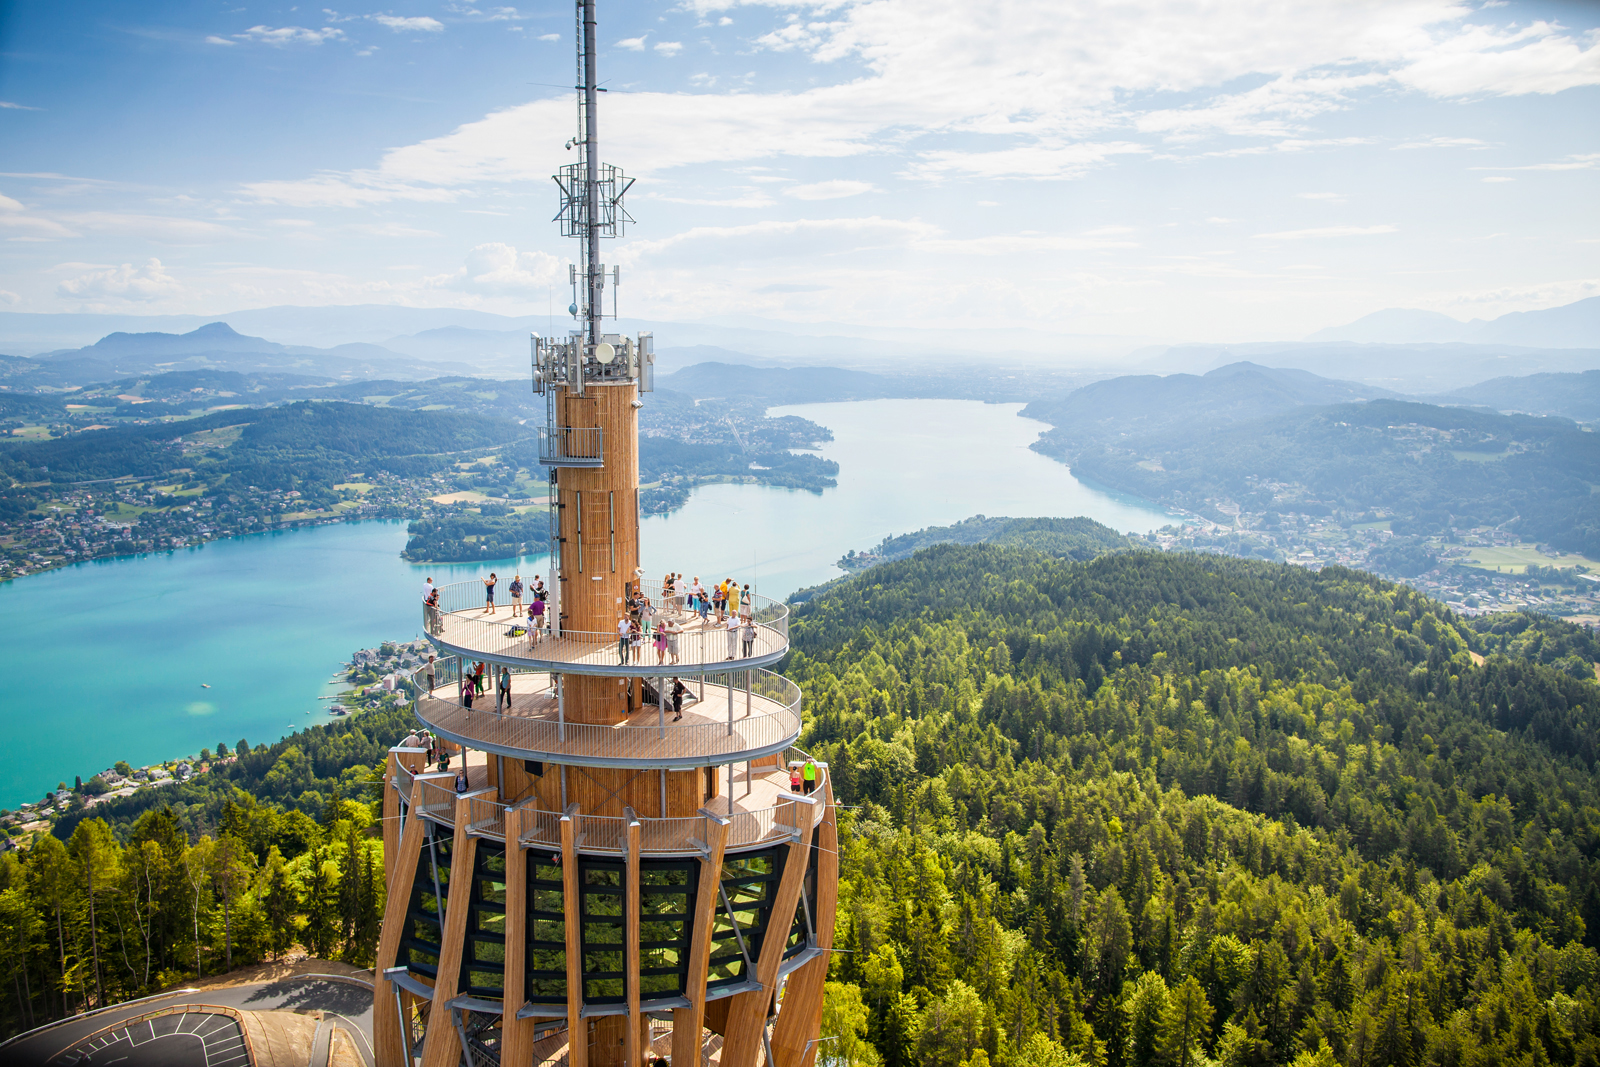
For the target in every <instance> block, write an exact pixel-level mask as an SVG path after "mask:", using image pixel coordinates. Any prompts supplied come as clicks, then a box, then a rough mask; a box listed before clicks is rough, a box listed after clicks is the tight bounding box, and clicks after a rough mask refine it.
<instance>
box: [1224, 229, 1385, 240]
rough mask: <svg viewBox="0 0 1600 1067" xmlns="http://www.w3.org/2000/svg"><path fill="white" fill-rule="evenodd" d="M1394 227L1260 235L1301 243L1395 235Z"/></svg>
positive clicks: (1258, 235) (1293, 231) (1259, 234)
mask: <svg viewBox="0 0 1600 1067" xmlns="http://www.w3.org/2000/svg"><path fill="white" fill-rule="evenodd" d="M1395 232H1397V230H1396V229H1395V227H1393V226H1318V227H1315V228H1313V229H1309V230H1284V231H1282V232H1280V233H1258V234H1256V237H1258V238H1260V239H1262V240H1265V241H1301V240H1305V239H1307V238H1314V237H1371V236H1373V235H1375V234H1380V233H1395Z"/></svg>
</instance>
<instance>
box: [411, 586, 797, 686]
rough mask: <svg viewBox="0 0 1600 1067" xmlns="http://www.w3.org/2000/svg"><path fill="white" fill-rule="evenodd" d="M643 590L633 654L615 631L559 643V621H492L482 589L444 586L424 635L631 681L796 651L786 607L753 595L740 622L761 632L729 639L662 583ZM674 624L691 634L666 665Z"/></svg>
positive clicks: (675, 637)
mask: <svg viewBox="0 0 1600 1067" xmlns="http://www.w3.org/2000/svg"><path fill="white" fill-rule="evenodd" d="M508 584H509V582H508V581H506V580H502V581H501V582H500V583H499V587H498V589H497V591H496V592H497V596H498V603H497V607H498V608H501V609H504V608H506V607H507V606H508V604H509V601H510V597H509V595H508V594H507V593H506V586H507V585H508ZM637 586H638V587H639V588H640V591H641V592H642V593H643V594H644V595H645V597H647V598H648V600H649V602H650V603H649V607H650V609H651V610H649V611H647V612H646V615H645V618H644V620H643V621H644V629H645V633H644V643H643V644H642V645H640V646H639V647H638V648H637V649H636V650H635V649H632V648H630V649H628V650H627V652H626V653H624V651H623V649H622V647H621V645H620V642H619V640H618V636H617V632H616V631H615V630H610V631H606V632H593V631H576V630H568V629H560V632H559V636H557V635H555V634H554V633H552V630H551V627H555V626H557V624H556V623H555V622H554V621H553V620H547V626H546V628H544V629H535V628H531V627H530V626H529V624H528V620H527V618H526V616H520V617H519V616H516V615H511V614H508V613H506V612H505V611H504V610H500V611H497V612H496V613H495V614H493V615H485V614H484V613H483V610H484V600H485V596H484V587H483V583H482V582H481V581H474V582H454V583H452V584H450V585H444V586H440V587H439V607H438V608H437V609H435V608H431V607H428V606H427V605H424V606H423V628H424V630H425V631H426V632H427V633H428V634H429V635H430V636H432V637H435V638H437V639H438V640H439V642H440V643H441V644H444V645H449V646H452V647H453V648H454V649H456V650H459V651H461V652H463V653H465V654H473V655H484V656H493V657H497V658H502V659H512V660H521V661H524V662H527V661H536V662H539V663H548V664H551V665H552V666H551V667H550V669H551V670H560V669H561V668H562V667H565V668H567V669H569V670H573V671H574V672H575V673H594V674H597V673H602V672H604V671H606V670H608V669H609V668H612V667H616V668H619V669H620V673H623V674H630V675H637V674H648V673H650V671H649V668H652V667H659V668H660V671H661V672H662V673H678V674H682V673H692V672H694V671H696V670H704V669H707V668H708V667H714V668H715V667H721V666H722V665H723V664H726V663H728V662H730V661H732V662H735V663H736V662H738V661H740V660H744V659H769V658H770V657H773V656H778V655H782V654H783V653H785V652H787V651H788V647H789V608H788V605H786V604H784V603H782V602H781V601H776V600H773V599H771V598H770V597H764V596H760V595H754V594H753V595H752V596H751V597H750V598H749V601H748V602H747V603H746V602H741V604H740V615H741V616H742V615H745V614H748V615H749V617H750V621H751V623H752V624H753V629H752V633H751V634H750V640H749V641H748V642H747V641H746V634H745V632H744V630H743V629H742V628H740V629H735V630H733V631H729V630H728V629H726V628H725V627H723V626H718V625H717V624H716V623H715V619H714V618H712V619H710V620H706V621H701V620H700V619H698V618H697V617H695V615H694V614H693V613H692V612H690V611H688V610H687V609H686V607H681V606H679V605H680V603H681V601H682V600H683V598H681V597H679V598H674V599H673V601H672V602H671V603H666V602H665V599H664V597H663V595H662V592H661V583H659V582H649V581H646V582H640V583H637ZM667 622H671V623H673V624H674V625H677V626H681V627H684V628H683V629H682V630H681V632H678V633H676V634H674V633H671V632H670V631H669V632H668V634H667V644H668V649H667V650H666V651H665V652H663V653H660V654H659V658H660V659H661V660H662V662H661V663H659V664H658V663H657V662H656V660H657V658H658V653H657V650H656V649H655V648H654V639H655V636H656V633H657V630H658V628H659V627H660V626H661V625H662V624H663V623H667ZM674 650H675V651H674ZM674 659H676V662H674Z"/></svg>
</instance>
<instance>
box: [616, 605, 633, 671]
mask: <svg viewBox="0 0 1600 1067" xmlns="http://www.w3.org/2000/svg"><path fill="white" fill-rule="evenodd" d="M632 629H633V622H632V620H630V619H629V618H628V617H627V616H626V615H618V616H617V662H618V663H627V662H628V632H629V631H630V630H632Z"/></svg>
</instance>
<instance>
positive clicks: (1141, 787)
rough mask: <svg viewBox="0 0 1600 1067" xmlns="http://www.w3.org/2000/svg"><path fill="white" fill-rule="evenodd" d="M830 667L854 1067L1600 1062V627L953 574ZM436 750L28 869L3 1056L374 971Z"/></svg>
mask: <svg viewBox="0 0 1600 1067" xmlns="http://www.w3.org/2000/svg"><path fill="white" fill-rule="evenodd" d="M793 640H794V648H795V651H794V652H793V653H792V655H791V657H790V662H789V663H787V664H786V665H785V668H784V669H785V671H786V673H788V674H789V675H790V676H791V677H794V678H795V679H796V680H798V681H800V682H801V684H802V685H803V686H804V688H805V691H806V699H807V709H808V713H809V717H808V726H807V730H806V734H805V736H804V738H803V740H802V744H803V745H804V746H805V747H807V748H808V749H810V750H811V751H813V752H815V753H816V754H818V755H819V757H821V758H824V759H827V760H828V761H829V762H830V764H831V767H832V773H833V779H834V783H835V786H836V789H837V791H838V795H839V799H840V802H841V803H842V804H845V805H849V808H848V809H847V810H845V811H843V812H842V813H841V853H842V877H841V900H840V909H839V917H838V930H837V937H836V941H835V945H836V948H837V949H838V950H839V951H838V952H837V953H836V955H835V959H834V965H833V972H832V975H831V977H832V979H833V981H832V983H831V984H830V987H829V994H830V995H829V999H828V1004H827V1008H826V1018H825V1023H824V1029H825V1035H826V1038H827V1040H826V1044H827V1053H826V1058H828V1059H831V1060H832V1062H833V1063H835V1064H852V1065H867V1064H880V1065H884V1067H910V1065H923V1064H927V1065H934V1067H980V1065H984V1067H1010V1065H1016V1067H1022V1065H1029V1067H1031V1065H1044V1067H1068V1065H1078V1064H1081V1065H1086V1067H1151V1065H1154V1067H1267V1065H1271V1064H1293V1065H1295V1067H1335V1065H1344V1067H1423V1065H1428V1067H1478V1065H1484V1067H1487V1065H1489V1064H1500V1063H1507V1064H1517V1065H1525V1067H1544V1065H1547V1064H1560V1065H1563V1067H1578V1065H1591V1064H1595V1063H1597V1062H1600V1004H1597V993H1596V990H1597V988H1600V956H1597V954H1596V951H1595V949H1596V946H1597V945H1600V790H1597V776H1596V767H1595V763H1596V760H1597V759H1600V733H1597V729H1596V709H1597V708H1600V688H1597V687H1596V685H1595V682H1594V662H1595V660H1596V659H1600V646H1597V644H1596V641H1595V639H1594V638H1593V637H1592V636H1591V635H1590V634H1588V633H1587V632H1585V631H1583V630H1581V629H1579V628H1578V627H1575V626H1571V625H1569V624H1566V623H1562V622H1559V621H1557V620H1553V619H1548V618H1543V617H1538V616H1532V615H1500V616H1488V617H1483V618H1478V619H1471V620H1468V619H1463V618H1459V617H1456V616H1454V615H1452V614H1451V613H1450V612H1449V611H1448V610H1447V609H1446V608H1444V607H1443V606H1442V605H1440V604H1438V603H1436V602H1433V601H1430V600H1428V599H1426V598H1424V597H1422V596H1420V595H1418V594H1417V593H1415V592H1414V591H1412V590H1410V589H1407V588H1405V587H1403V586H1396V585H1392V584H1390V583H1387V582H1383V581H1380V580H1378V579H1375V578H1372V577H1371V576H1369V575H1366V574H1362V573H1359V572H1354V571H1348V570H1343V569H1339V568H1325V569H1323V570H1322V571H1321V572H1319V573H1313V572H1310V571H1307V570H1303V569H1300V568H1296V567H1289V566H1281V565H1276V564H1268V563H1256V562H1250V561H1244V560H1234V559H1225V558H1219V557H1213V556H1198V555H1181V554H1159V553H1147V552H1119V553H1115V554H1111V555H1105V556H1101V557H1100V558H1098V559H1095V560H1093V561H1089V562H1078V561H1073V560H1071V559H1069V558H1063V557H1055V556H1049V555H1045V554H1042V553H1040V552H1037V551H1035V550H1033V549H1030V548H1027V547H1017V546H994V545H940V546H936V547H933V548H929V549H926V550H923V551H921V552H919V553H917V554H916V555H915V556H912V557H911V558H909V559H903V560H899V561H895V562H890V563H885V564H882V565H880V566H877V567H874V568H872V569H871V570H869V571H867V572H866V573H864V574H862V575H860V576H858V577H856V578H853V579H851V580H848V581H845V582H841V583H839V584H837V585H835V586H832V587H830V588H828V589H825V590H822V591H820V592H817V593H815V594H814V595H811V596H809V597H805V596H798V597H797V598H796V607H795V619H794V626H793ZM407 720H408V713H407V712H406V711H405V710H404V709H403V708H402V707H390V708H388V709H386V710H382V711H378V712H373V713H368V714H366V715H363V716H361V717H358V718H356V719H353V720H349V721H345V722H340V723H337V724H330V725H329V726H325V727H318V728H316V729H314V730H311V731H306V732H303V733H301V734H298V735H296V736H295V737H293V738H290V739H286V740H285V741H283V742H280V743H278V744H276V745H273V746H260V745H258V746H255V747H253V748H252V747H251V746H250V745H248V744H247V743H245V742H241V743H240V744H239V745H237V746H235V748H236V750H238V751H241V752H243V753H248V755H246V756H244V757H243V758H240V759H238V760H236V762H234V763H230V764H226V765H225V766H224V767H223V768H222V769H221V770H220V771H218V772H213V773H211V774H207V775H203V776H201V778H200V780H198V781H196V782H193V783H187V784H185V785H182V786H175V787H170V788H169V790H168V791H164V792H165V796H164V797H159V798H158V797H157V795H156V794H155V793H154V792H152V791H141V793H140V794H138V795H137V796H136V797H131V798H128V799H127V800H125V801H119V802H114V804H113V805H108V806H107V807H106V808H104V809H96V811H95V813H94V814H95V815H96V817H95V818H82V819H80V820H77V821H66V822H63V823H62V824H61V825H60V826H59V827H58V832H59V833H60V834H61V835H62V838H64V839H65V840H61V839H57V838H47V839H45V840H43V841H41V842H40V843H38V844H37V845H35V847H34V848H33V849H32V850H30V851H29V852H27V853H24V854H22V855H21V856H15V855H10V854H8V855H5V856H0V994H3V996H0V1026H3V1027H4V1030H5V1031H6V1032H15V1031H17V1030H19V1029H24V1028H26V1027H27V1026H29V1025H36V1024H38V1023H40V1022H43V1021H45V1020H47V1019H49V1018H53V1017H59V1016H60V1015H62V1014H64V1013H68V1012H72V1011H76V1010H80V1009H81V1008H83V1007H86V1006H90V1005H92V1004H95V1003H100V1002H105V1001H110V1000H116V999H122V998H126V997H130V996H135V995H138V994H139V993H141V992H148V991H151V990H154V989H157V988H161V987H162V986H165V985H170V984H172V983H176V982H181V981H186V980H189V979H191V978H192V977H193V976H194V975H195V974H196V973H201V974H213V973H217V972H218V971H221V970H224V969H227V968H228V967H236V966H239V965H241V964H243V963H249V962H253V961H255V960H260V959H264V958H270V957H271V956H273V955H274V954H276V953H281V952H284V951H287V950H288V949H289V948H290V946H291V945H293V944H299V945H302V946H305V947H306V948H308V949H309V950H311V951H312V952H314V953H316V954H318V955H320V956H324V957H332V958H340V959H344V960H347V961H350V962H353V963H356V964H359V965H369V964H370V963H371V962H372V960H371V956H372V951H373V947H374V945H375V943H376V934H377V917H378V916H379V915H381V908H382V893H383V887H382V876H381V871H382V864H381V854H380V850H381V844H380V842H379V841H378V840H377V836H376V829H377V827H376V824H375V823H374V812H373V807H372V801H373V800H375V799H376V797H375V795H374V793H373V792H372V791H371V789H370V786H368V785H367V784H366V783H368V782H370V780H371V778H372V776H373V771H374V769H375V768H374V764H375V762H376V761H377V760H378V759H379V758H380V757H381V755H382V752H383V749H384V748H385V747H387V746H388V745H390V744H392V743H394V742H395V741H396V740H398V738H399V737H400V736H401V735H402V734H403V732H404V731H405V729H407V728H408V721H407ZM161 801H165V803H160V802H161ZM135 802H137V803H135ZM157 804H159V806H156V805H157Z"/></svg>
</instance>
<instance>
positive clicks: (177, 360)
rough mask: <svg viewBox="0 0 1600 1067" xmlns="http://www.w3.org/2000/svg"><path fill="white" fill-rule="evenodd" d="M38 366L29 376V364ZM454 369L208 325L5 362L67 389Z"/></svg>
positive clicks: (415, 374)
mask: <svg viewBox="0 0 1600 1067" xmlns="http://www.w3.org/2000/svg"><path fill="white" fill-rule="evenodd" d="M30 363H31V364H37V365H39V366H38V370H37V372H35V371H34V368H33V367H30V366H29V364H30ZM474 369H475V368H473V367H472V366H470V365H466V364H461V363H449V362H444V361H437V360H436V361H428V362H424V361H421V360H417V359H413V358H412V357H410V356H406V355H402V354H401V353H398V352H394V351H392V350H390V349H387V348H383V347H381V346H379V345H373V344H364V343H360V342H354V343H350V344H343V345H336V346H335V347H333V348H311V347H307V346H303V345H281V344H278V343H276V342H274V341H268V340H265V339H264V338H261V337H250V336H247V335H245V334H241V333H238V332H237V331H235V330H234V329H233V327H231V326H229V325H228V324H227V323H225V322H212V323H207V324H206V325H204V326H201V327H200V328H199V329H196V330H192V331H190V332H189V333H181V334H177V333H112V334H107V335H106V336H105V337H102V338H101V339H100V340H98V341H96V342H95V343H94V344H92V345H88V346H85V347H83V348H73V349H59V350H57V351H54V352H45V353H42V354H40V355H38V356H36V357H34V358H33V359H32V360H21V359H15V358H11V359H7V360H6V366H5V368H4V371H5V374H6V377H7V378H10V379H17V380H18V384H32V382H27V381H24V380H23V379H26V378H31V377H32V376H34V374H35V373H37V376H38V377H39V379H40V384H43V383H45V382H46V381H51V382H53V381H54V380H57V379H60V380H63V381H66V380H70V381H71V382H73V383H74V384H81V383H88V382H99V381H109V380H112V379H115V378H121V377H126V376H128V375H139V374H162V373H167V372H171V371H183V370H227V371H235V372H239V373H257V372H275V373H290V374H302V375H310V376H316V377H326V378H337V379H340V380H343V381H353V380H356V379H361V378H380V377H384V378H394V377H400V378H406V379H421V378H436V377H440V376H442V375H449V374H460V373H463V372H466V373H471V372H472V371H473V370H474Z"/></svg>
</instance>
